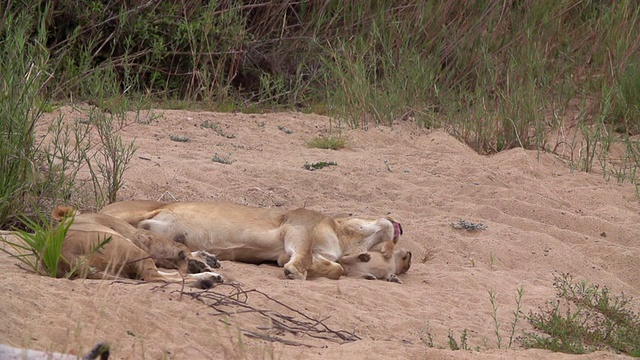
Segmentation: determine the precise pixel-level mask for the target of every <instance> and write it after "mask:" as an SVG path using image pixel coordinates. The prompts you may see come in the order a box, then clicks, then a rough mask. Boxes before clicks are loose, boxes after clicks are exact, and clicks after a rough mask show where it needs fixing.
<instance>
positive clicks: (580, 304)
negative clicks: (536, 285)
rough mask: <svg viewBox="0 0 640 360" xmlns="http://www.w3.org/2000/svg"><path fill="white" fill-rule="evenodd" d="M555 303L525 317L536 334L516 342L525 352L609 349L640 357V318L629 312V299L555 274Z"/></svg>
mask: <svg viewBox="0 0 640 360" xmlns="http://www.w3.org/2000/svg"><path fill="white" fill-rule="evenodd" d="M554 278H555V280H554V286H555V287H556V289H557V300H555V301H550V302H549V303H548V305H547V307H546V308H545V309H540V312H538V313H534V312H531V313H530V314H529V316H528V317H527V320H528V321H529V323H530V324H531V325H532V326H533V327H534V328H535V329H536V332H528V333H525V334H524V335H523V336H522V337H521V338H520V339H519V340H520V341H521V342H522V344H523V345H524V346H525V347H527V348H542V349H548V350H551V351H558V352H564V353H570V354H583V353H588V352H592V351H595V350H601V349H609V350H612V351H614V352H617V353H625V354H628V355H631V356H635V357H639V356H640V316H638V314H637V313H635V312H633V311H632V310H630V309H629V308H628V306H629V305H630V303H631V300H632V299H630V298H628V297H626V296H625V295H624V294H621V295H614V294H612V293H611V291H610V290H609V288H607V287H600V286H599V285H593V284H587V282H586V281H580V282H575V281H574V280H573V278H572V277H571V276H570V275H568V274H555V275H554Z"/></svg>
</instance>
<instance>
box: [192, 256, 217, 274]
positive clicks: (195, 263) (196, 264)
mask: <svg viewBox="0 0 640 360" xmlns="http://www.w3.org/2000/svg"><path fill="white" fill-rule="evenodd" d="M209 270H211V268H210V267H209V266H208V265H207V264H205V263H204V262H202V261H200V260H197V259H189V265H188V267H187V271H188V272H189V274H198V273H201V272H205V271H209Z"/></svg>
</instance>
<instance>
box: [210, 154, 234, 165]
mask: <svg viewBox="0 0 640 360" xmlns="http://www.w3.org/2000/svg"><path fill="white" fill-rule="evenodd" d="M211 161H213V162H217V163H220V164H224V165H231V164H233V163H234V162H235V160H233V159H231V154H228V155H226V156H220V155H218V153H215V154H213V158H212V159H211Z"/></svg>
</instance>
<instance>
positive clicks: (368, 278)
mask: <svg viewBox="0 0 640 360" xmlns="http://www.w3.org/2000/svg"><path fill="white" fill-rule="evenodd" d="M363 278H365V280H378V278H377V277H376V276H375V275H373V274H365V275H364V276H363Z"/></svg>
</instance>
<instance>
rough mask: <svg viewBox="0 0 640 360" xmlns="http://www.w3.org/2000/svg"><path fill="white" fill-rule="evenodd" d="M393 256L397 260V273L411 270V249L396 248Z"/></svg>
mask: <svg viewBox="0 0 640 360" xmlns="http://www.w3.org/2000/svg"><path fill="white" fill-rule="evenodd" d="M393 256H394V258H395V260H396V269H395V274H396V275H400V274H404V273H406V272H407V271H409V268H410V267H411V251H407V250H405V249H402V248H396V249H395V250H394V252H393Z"/></svg>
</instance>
